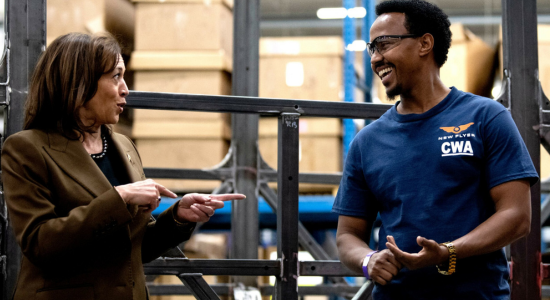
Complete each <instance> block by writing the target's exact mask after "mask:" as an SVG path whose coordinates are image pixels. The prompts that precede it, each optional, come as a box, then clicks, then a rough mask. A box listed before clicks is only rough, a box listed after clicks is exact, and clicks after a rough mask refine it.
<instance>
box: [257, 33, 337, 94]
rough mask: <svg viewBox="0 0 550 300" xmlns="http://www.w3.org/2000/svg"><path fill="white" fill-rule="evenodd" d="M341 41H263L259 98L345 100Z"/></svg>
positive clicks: (287, 39)
mask: <svg viewBox="0 0 550 300" xmlns="http://www.w3.org/2000/svg"><path fill="white" fill-rule="evenodd" d="M343 50H344V46H343V42H342V38H341V37H334V36H332V37H286V38H271V37H270V38H261V39H260V65H259V67H260V70H259V73H260V79H259V96H260V97H267V98H286V99H309V100H329V101H341V100H342V80H343V79H342V77H343V73H342V72H343V69H342V67H343V61H342V55H343Z"/></svg>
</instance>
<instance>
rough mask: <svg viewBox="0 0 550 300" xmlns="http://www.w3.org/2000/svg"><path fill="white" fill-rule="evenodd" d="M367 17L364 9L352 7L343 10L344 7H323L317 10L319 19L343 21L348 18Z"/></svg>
mask: <svg viewBox="0 0 550 300" xmlns="http://www.w3.org/2000/svg"><path fill="white" fill-rule="evenodd" d="M366 15H367V10H366V9H365V8H364V7H354V8H350V9H345V8H344V7H325V8H319V10H317V17H318V18H319V19H323V20H326V19H343V18H345V17H350V18H364V17H365V16H366Z"/></svg>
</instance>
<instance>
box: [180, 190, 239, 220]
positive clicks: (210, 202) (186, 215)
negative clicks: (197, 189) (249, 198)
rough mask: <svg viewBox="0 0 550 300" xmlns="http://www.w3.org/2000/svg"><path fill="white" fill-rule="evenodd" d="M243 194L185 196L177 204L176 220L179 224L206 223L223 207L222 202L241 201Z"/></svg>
mask: <svg viewBox="0 0 550 300" xmlns="http://www.w3.org/2000/svg"><path fill="white" fill-rule="evenodd" d="M245 198H246V196H245V195H243V194H220V195H206V194H197V193H193V194H187V195H185V196H183V197H182V198H181V200H180V201H179V203H178V209H177V215H176V218H177V220H178V221H179V222H181V223H185V222H207V221H208V220H210V217H212V215H213V214H214V212H215V211H216V209H220V208H222V207H224V203H223V202H224V201H230V200H242V199H245Z"/></svg>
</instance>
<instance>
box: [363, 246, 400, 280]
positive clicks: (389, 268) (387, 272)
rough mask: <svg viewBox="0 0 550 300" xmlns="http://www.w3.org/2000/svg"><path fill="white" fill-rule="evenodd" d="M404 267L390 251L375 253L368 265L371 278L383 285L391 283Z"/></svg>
mask: <svg viewBox="0 0 550 300" xmlns="http://www.w3.org/2000/svg"><path fill="white" fill-rule="evenodd" d="M402 267H403V266H402V265H401V263H400V262H398V261H397V259H395V256H394V255H393V253H391V251H390V250H388V249H384V250H382V251H380V252H377V253H374V254H373V255H372V256H371V257H370V260H369V262H368V264H367V268H368V270H369V275H370V278H371V279H372V280H373V281H374V282H376V283H379V284H381V285H386V284H387V283H388V282H390V281H391V280H392V279H393V277H394V276H396V275H397V273H399V270H400V269H401V268H402Z"/></svg>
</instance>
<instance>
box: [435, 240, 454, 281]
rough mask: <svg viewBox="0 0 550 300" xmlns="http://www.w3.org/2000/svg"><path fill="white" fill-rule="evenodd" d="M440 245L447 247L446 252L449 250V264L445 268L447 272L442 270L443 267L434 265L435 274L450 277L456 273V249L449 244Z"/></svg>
mask: <svg viewBox="0 0 550 300" xmlns="http://www.w3.org/2000/svg"><path fill="white" fill-rule="evenodd" d="M440 245H443V246H445V247H447V250H449V263H448V266H447V270H444V269H443V268H444V266H442V265H436V267H437V272H439V274H443V275H451V274H453V273H454V272H455V271H456V249H455V246H454V245H453V243H451V242H446V243H441V244H440Z"/></svg>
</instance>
